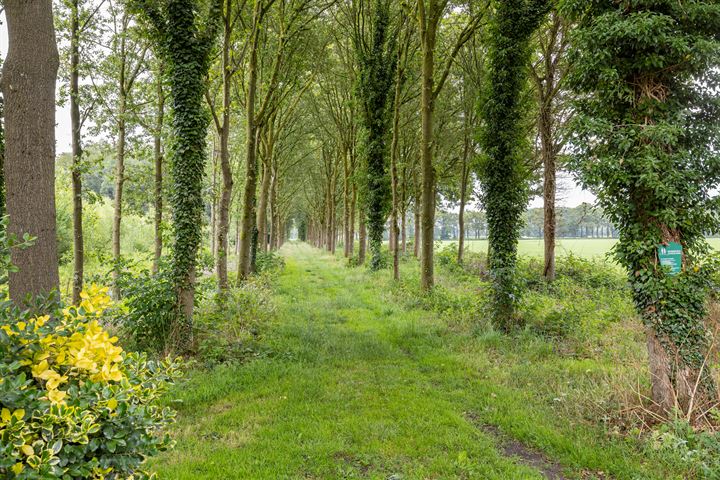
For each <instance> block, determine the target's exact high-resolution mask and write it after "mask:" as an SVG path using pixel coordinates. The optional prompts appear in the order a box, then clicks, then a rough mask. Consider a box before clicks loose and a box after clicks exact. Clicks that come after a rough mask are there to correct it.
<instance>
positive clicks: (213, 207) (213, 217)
mask: <svg viewBox="0 0 720 480" xmlns="http://www.w3.org/2000/svg"><path fill="white" fill-rule="evenodd" d="M219 156H220V152H218V149H217V144H216V138H215V136H213V149H212V188H211V190H210V252H211V253H212V256H213V260H214V263H215V264H217V241H216V240H217V205H218V198H217V167H218V157H219Z"/></svg>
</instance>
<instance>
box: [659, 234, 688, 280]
mask: <svg viewBox="0 0 720 480" xmlns="http://www.w3.org/2000/svg"><path fill="white" fill-rule="evenodd" d="M682 253H683V251H682V245H680V244H679V243H676V242H670V243H668V244H667V245H659V246H658V258H659V259H660V265H662V266H663V267H670V275H677V274H678V273H680V272H681V271H682Z"/></svg>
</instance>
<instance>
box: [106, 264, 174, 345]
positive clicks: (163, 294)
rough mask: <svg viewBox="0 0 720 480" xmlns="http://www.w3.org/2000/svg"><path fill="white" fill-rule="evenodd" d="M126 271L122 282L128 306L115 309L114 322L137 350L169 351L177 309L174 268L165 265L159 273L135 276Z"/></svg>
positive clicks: (146, 272) (142, 273) (144, 272)
mask: <svg viewBox="0 0 720 480" xmlns="http://www.w3.org/2000/svg"><path fill="white" fill-rule="evenodd" d="M122 272H123V273H121V274H120V276H119V278H118V285H119V286H120V290H121V292H122V295H123V297H124V300H123V304H124V308H121V309H118V310H117V311H115V312H114V315H113V318H112V322H113V323H114V324H116V325H117V326H118V327H119V328H120V331H121V333H122V334H123V338H126V339H127V340H129V341H130V345H129V346H130V347H131V348H132V349H133V350H140V351H144V352H152V353H156V354H159V353H163V352H165V351H166V347H167V345H166V343H167V340H168V338H170V337H171V335H170V334H171V331H170V330H171V328H172V325H173V321H174V318H175V312H176V304H175V292H174V290H173V285H172V279H171V278H170V273H169V272H170V269H169V268H161V269H160V272H159V273H157V274H152V273H151V272H150V271H148V270H144V271H141V272H140V273H138V274H135V275H133V274H130V273H128V272H127V271H126V270H123V271H122Z"/></svg>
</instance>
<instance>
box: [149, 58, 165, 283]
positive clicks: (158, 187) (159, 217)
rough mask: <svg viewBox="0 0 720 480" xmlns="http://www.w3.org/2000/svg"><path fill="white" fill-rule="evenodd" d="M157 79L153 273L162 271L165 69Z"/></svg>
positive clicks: (159, 73)
mask: <svg viewBox="0 0 720 480" xmlns="http://www.w3.org/2000/svg"><path fill="white" fill-rule="evenodd" d="M157 75H158V78H157V87H156V89H157V117H156V123H155V132H154V134H153V137H154V138H153V140H154V143H155V255H154V257H153V267H152V271H153V273H157V272H158V271H159V269H160V257H161V256H162V248H163V239H162V221H163V148H162V130H163V123H164V121H165V92H164V89H163V67H162V65H160V67H159V68H158V73H157Z"/></svg>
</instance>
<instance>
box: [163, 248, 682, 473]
mask: <svg viewBox="0 0 720 480" xmlns="http://www.w3.org/2000/svg"><path fill="white" fill-rule="evenodd" d="M284 253H285V255H286V259H287V267H286V269H285V271H284V273H283V274H282V275H281V277H280V279H279V284H278V286H277V294H276V301H277V309H278V312H277V316H276V319H275V320H274V321H273V323H272V325H270V326H268V332H267V333H266V334H265V337H264V338H263V340H262V342H263V345H264V346H265V347H266V350H267V353H266V354H265V355H263V356H261V358H259V359H257V360H254V361H252V362H249V363H247V364H245V365H234V366H233V365H230V366H223V367H218V368H216V369H214V370H212V371H210V372H199V373H196V374H193V375H192V376H191V378H190V379H189V380H188V383H186V384H184V385H183V386H182V388H179V389H178V391H177V392H175V393H174V396H176V397H179V398H180V399H181V401H182V404H180V406H179V410H180V419H179V422H178V425H177V427H176V432H175V435H176V437H177V439H178V445H177V448H176V449H175V450H174V451H172V452H169V453H166V454H164V455H163V456H161V457H160V458H159V459H158V460H155V461H154V463H153V465H152V467H153V468H155V469H157V470H158V473H159V475H160V478H161V479H171V480H182V479H188V480H189V479H193V480H197V479H218V480H221V479H353V478H363V479H366V478H367V479H393V480H400V479H402V480H410V479H498V480H500V479H502V480H507V479H543V478H561V477H559V476H554V475H555V474H556V473H557V472H558V471H560V468H559V467H557V466H556V465H548V464H547V462H548V460H547V459H548V458H552V459H553V460H552V462H557V465H562V469H563V475H565V477H566V478H586V479H590V478H628V479H631V478H632V479H635V478H638V479H641V478H642V479H644V478H680V477H679V476H677V477H676V476H673V475H672V474H671V472H665V471H659V470H658V471H655V470H653V469H655V468H658V469H659V467H657V466H654V465H645V464H644V463H643V462H644V460H643V457H642V454H641V452H638V451H635V450H633V448H632V447H628V446H627V445H625V444H622V443H620V442H618V443H615V442H614V441H612V440H609V439H607V438H606V437H605V436H604V435H603V434H602V433H601V432H600V431H599V430H596V429H594V428H593V427H591V426H586V425H584V424H581V423H578V424H570V423H568V422H567V421H566V420H561V419H558V418H555V416H554V414H553V410H552V405H548V404H547V403H546V402H545V401H544V400H543V399H538V398H537V396H536V395H535V393H533V392H531V391H526V390H523V389H522V388H519V387H518V385H517V384H516V383H514V382H511V381H508V380H507V379H508V376H507V375H504V374H503V372H505V373H507V372H512V371H513V369H514V368H518V369H519V368H522V365H520V364H508V362H515V360H510V359H503V358H501V357H498V355H497V354H496V353H493V352H492V351H489V350H488V348H487V346H486V344H485V343H482V342H480V341H477V340H475V339H473V338H471V337H470V336H467V335H462V334H458V333H455V332H453V331H452V330H450V329H448V327H447V326H446V325H445V323H444V322H443V321H442V320H441V319H439V318H438V317H437V316H436V315H435V314H432V313H429V312H424V311H421V310H413V309H410V310H408V309H405V308H403V307H402V306H401V305H399V304H397V303H396V302H395V301H394V300H393V299H392V298H391V295H390V294H389V292H388V291H387V290H388V288H387V287H388V285H389V283H388V282H387V281H386V280H385V278H386V276H387V275H386V273H387V272H381V274H376V275H372V274H370V273H367V272H365V271H363V270H361V269H348V268H345V267H344V266H343V265H342V263H341V262H340V261H339V260H336V259H335V258H333V257H330V256H327V255H323V254H321V253H319V252H317V251H315V250H313V249H311V248H310V247H308V246H304V245H300V246H298V245H291V246H288V247H286V248H285V250H284ZM523 361H524V362H526V364H527V361H528V359H525V360H523ZM516 363H517V362H516ZM526 370H527V369H526ZM498 432H502V433H501V434H500V437H503V436H504V437H506V439H505V440H508V441H509V442H510V445H516V446H517V445H520V447H518V448H519V449H518V448H515V449H513V448H507V445H508V442H506V441H505V440H503V439H502V438H500V437H499V436H498ZM520 442H522V443H520ZM523 449H525V450H523ZM513 452H516V453H515V455H520V456H527V455H528V454H530V455H531V456H533V457H534V460H533V458H531V459H529V460H523V459H520V458H518V457H516V456H513ZM538 452H543V453H542V454H541V455H536V453H538ZM649 463H650V462H649ZM542 470H547V472H546V473H543V472H542ZM599 472H603V473H599Z"/></svg>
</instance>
